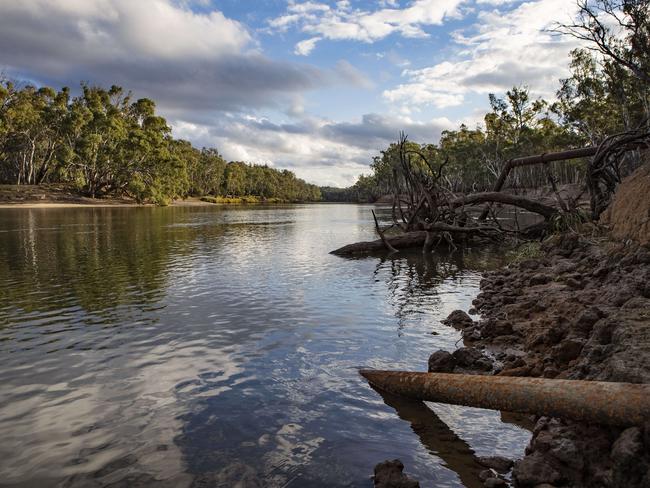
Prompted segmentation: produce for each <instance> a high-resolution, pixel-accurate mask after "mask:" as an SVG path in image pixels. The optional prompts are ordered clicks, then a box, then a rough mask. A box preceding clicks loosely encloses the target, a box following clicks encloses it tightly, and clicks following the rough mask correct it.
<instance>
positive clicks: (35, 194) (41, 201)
mask: <svg viewBox="0 0 650 488" xmlns="http://www.w3.org/2000/svg"><path fill="white" fill-rule="evenodd" d="M211 205H213V203H210V202H206V201H202V200H201V199H199V198H193V197H190V198H187V199H185V200H176V201H174V202H172V203H171V206H175V207H189V206H192V207H195V206H211ZM146 206H148V207H151V206H154V205H151V204H141V203H138V202H136V201H135V200H133V199H129V198H114V197H109V198H89V197H86V196H83V195H80V194H79V193H78V192H77V191H75V190H74V189H73V188H71V187H69V186H66V185H55V184H46V185H20V186H16V185H0V208H69V207H146Z"/></svg>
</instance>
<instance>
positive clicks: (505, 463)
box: [476, 456, 515, 473]
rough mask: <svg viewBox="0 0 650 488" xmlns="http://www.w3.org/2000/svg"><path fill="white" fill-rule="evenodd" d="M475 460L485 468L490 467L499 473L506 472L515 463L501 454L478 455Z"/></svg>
mask: <svg viewBox="0 0 650 488" xmlns="http://www.w3.org/2000/svg"><path fill="white" fill-rule="evenodd" d="M476 461H478V463H479V464H480V465H482V466H485V467H486V468H492V469H494V470H496V471H498V472H500V473H507V472H508V471H510V469H511V468H512V466H513V465H514V464H515V463H514V461H512V460H510V459H508V458H506V457H503V456H479V457H477V458H476Z"/></svg>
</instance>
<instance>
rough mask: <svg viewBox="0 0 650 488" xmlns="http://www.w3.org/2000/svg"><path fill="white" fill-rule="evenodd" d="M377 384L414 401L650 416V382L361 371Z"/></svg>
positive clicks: (631, 420)
mask: <svg viewBox="0 0 650 488" xmlns="http://www.w3.org/2000/svg"><path fill="white" fill-rule="evenodd" d="M360 373H361V375H362V376H363V377H364V378H366V379H367V380H368V382H369V383H370V384H371V385H372V386H374V387H375V388H378V389H381V390H385V391H387V392H389V393H392V394H394V395H402V396H404V397H407V398H412V399H415V400H422V401H431V402H442V403H451V404H453V405H465V406H468V407H478V408H488V409H493V410H505V411H508V412H518V413H530V414H536V415H546V416H550V417H560V418H567V419H572V420H578V421H584V422H590V423H597V424H603V425H616V426H621V427H626V426H631V425H641V424H643V423H644V422H647V421H648V419H650V385H648V384H633V383H610V382H604V381H577V380H558V379H548V378H524V377H507V376H481V375H465V374H448V373H415V372H409V371H376V370H362V371H360Z"/></svg>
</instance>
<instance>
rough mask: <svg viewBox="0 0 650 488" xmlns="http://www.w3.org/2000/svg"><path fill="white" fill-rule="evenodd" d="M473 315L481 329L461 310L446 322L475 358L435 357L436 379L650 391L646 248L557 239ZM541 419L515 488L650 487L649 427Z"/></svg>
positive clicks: (485, 289)
mask: <svg viewBox="0 0 650 488" xmlns="http://www.w3.org/2000/svg"><path fill="white" fill-rule="evenodd" d="M474 306H475V309H473V310H471V311H470V312H471V313H473V314H474V313H479V314H480V320H477V321H475V320H473V319H472V318H471V317H470V316H469V315H467V314H465V313H464V312H462V311H456V312H454V313H452V314H451V315H450V317H449V318H448V320H447V323H448V324H449V325H452V326H455V327H458V328H460V329H462V334H463V338H464V341H465V345H466V346H469V347H470V348H471V349H470V350H474V353H475V355H476V356H477V357H476V358H474V361H472V362H470V363H467V362H465V363H463V364H457V362H456V361H455V359H454V357H453V355H450V356H451V359H450V357H447V356H446V355H445V354H444V353H441V352H437V353H434V354H433V355H432V358H431V360H430V364H429V366H430V370H432V371H443V370H444V371H450V369H451V370H452V371H455V370H463V371H468V370H469V371H473V370H474V371H475V372H477V373H479V372H480V373H482V374H486V373H487V374H498V375H505V376H533V377H540V376H543V377H547V378H567V379H581V380H602V381H619V382H631V383H648V382H650V248H649V247H648V246H643V245H640V244H635V243H630V242H628V243H627V244H626V243H620V242H616V241H612V240H608V239H604V238H600V239H594V238H586V237H583V236H580V235H578V234H566V235H563V236H558V237H554V238H551V239H549V240H547V241H546V242H545V243H544V244H543V245H542V247H541V253H540V256H539V257H538V258H535V259H528V260H526V261H523V262H521V263H518V264H514V265H510V266H508V267H507V268H505V269H502V270H500V271H496V272H492V273H489V274H488V275H487V276H486V277H485V278H484V279H483V281H482V282H481V293H480V294H479V295H478V297H477V298H476V299H475V300H474ZM477 351H481V352H482V353H483V354H481V355H477V354H476V352H477ZM443 356H444V357H443ZM466 363H467V364H466ZM535 420H536V426H535V429H534V432H533V438H532V440H531V442H530V445H529V447H528V448H527V449H526V453H525V456H524V457H523V459H521V460H519V461H517V463H516V464H515V467H514V470H513V478H514V480H515V484H516V486H521V487H540V488H541V487H544V488H549V487H552V486H557V487H560V486H571V487H601V486H602V487H605V486H607V487H631V488H632V487H639V488H640V487H648V486H650V419H648V423H646V425H645V426H638V427H633V428H629V429H625V430H623V429H618V428H610V427H601V426H596V425H585V424H579V423H576V422H571V421H563V420H560V419H551V418H546V417H541V418H537V419H535Z"/></svg>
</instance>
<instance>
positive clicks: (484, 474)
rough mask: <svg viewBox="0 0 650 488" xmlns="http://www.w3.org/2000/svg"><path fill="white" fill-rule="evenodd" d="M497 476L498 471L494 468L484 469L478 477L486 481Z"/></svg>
mask: <svg viewBox="0 0 650 488" xmlns="http://www.w3.org/2000/svg"><path fill="white" fill-rule="evenodd" d="M495 476H497V473H496V471H494V470H492V469H484V470H483V471H481V472H480V473H479V474H478V479H480V480H481V481H485V480H487V479H488V478H494V477H495Z"/></svg>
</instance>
